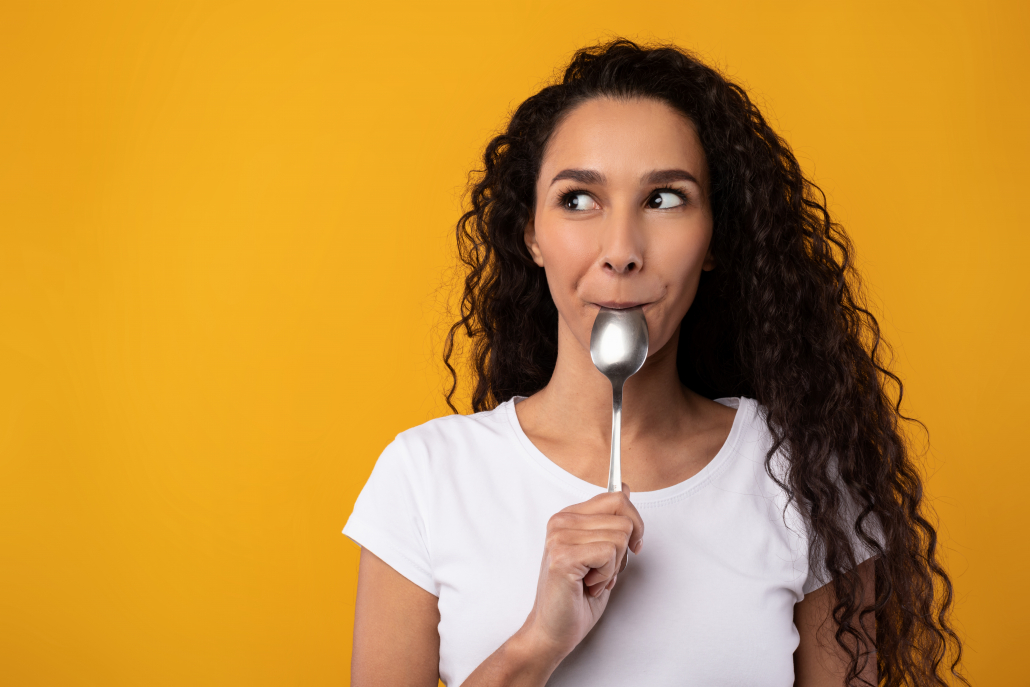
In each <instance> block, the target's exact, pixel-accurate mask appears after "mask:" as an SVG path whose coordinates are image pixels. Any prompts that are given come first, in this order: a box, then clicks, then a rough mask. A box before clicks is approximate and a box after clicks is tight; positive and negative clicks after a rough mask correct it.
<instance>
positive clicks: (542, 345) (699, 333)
mask: <svg viewBox="0 0 1030 687" xmlns="http://www.w3.org/2000/svg"><path fill="white" fill-rule="evenodd" d="M597 97H613V98H650V99H654V100H657V101H660V102H664V103H666V104H668V105H670V106H671V107H673V108H675V109H676V110H678V111H679V112H681V113H683V114H684V115H686V116H687V117H688V118H690V120H691V121H692V122H693V123H694V125H695V126H696V128H697V132H698V135H699V137H700V140H701V144H702V147H703V148H704V151H705V155H706V157H707V161H708V167H709V174H710V179H711V182H710V183H711V192H710V193H711V195H710V197H711V205H712V212H713V218H714V223H713V236H712V243H711V248H712V252H713V254H714V256H715V260H716V264H717V267H716V269H715V270H713V271H711V272H704V273H703V274H702V277H701V283H700V285H699V287H698V291H697V296H696V298H695V300H694V302H693V304H692V305H691V307H690V310H689V312H688V313H687V315H686V317H685V318H684V320H683V323H682V325H681V330H680V338H679V350H678V353H677V366H678V371H679V376H680V379H681V380H682V382H683V383H684V384H685V385H687V386H688V387H690V388H691V389H693V390H694V391H696V392H698V393H700V394H703V395H705V396H707V397H709V398H718V397H723V396H747V397H751V398H754V399H756V400H757V401H758V402H759V403H760V404H762V405H763V406H764V407H765V409H766V412H767V416H766V421H767V423H768V425H769V429H770V431H771V432H772V435H773V438H774V440H775V443H774V446H773V449H772V450H771V451H770V453H769V455H768V457H767V460H766V469H767V470H768V471H769V474H770V475H773V472H772V469H771V467H770V461H771V458H772V456H773V454H774V453H775V452H777V451H779V450H781V449H785V452H786V454H787V455H788V456H789V469H788V471H787V474H786V475H785V476H784V477H783V478H782V480H780V479H778V480H777V481H779V482H780V484H781V486H782V487H783V488H784V489H785V491H786V492H787V494H788V496H789V497H790V498H791V499H792V500H794V501H795V502H796V503H797V504H798V506H799V507H800V508H801V509H802V512H804V513H806V517H807V518H808V521H809V526H810V530H811V535H812V536H811V542H812V544H811V545H812V549H811V552H812V554H813V556H818V557H819V558H821V559H822V560H823V562H824V564H825V567H826V570H827V571H828V572H829V573H830V575H832V577H833V589H834V591H835V593H836V598H837V603H836V606H835V607H834V608H833V617H834V619H835V620H836V622H837V624H838V628H839V629H838V630H837V635H836V638H837V642H838V643H839V644H840V645H841V646H842V647H843V648H844V649H845V650H847V652H848V654H849V655H850V657H851V663H850V668H849V671H848V678H847V679H848V684H866V683H864V682H863V681H862V680H861V678H860V677H859V675H860V673H861V672H862V669H863V666H864V665H865V664H866V661H868V660H869V658H870V655H871V651H872V650H873V647H869V646H867V645H866V642H865V641H864V633H862V632H861V630H860V624H859V619H860V617H861V616H864V615H865V614H868V613H873V614H875V619H876V627H877V631H876V646H875V660H876V662H877V667H878V675H879V682H880V684H883V685H888V686H894V685H920V686H922V685H945V684H947V682H946V681H945V678H946V676H947V674H949V673H950V675H951V676H953V677H955V678H957V679H958V680H960V681H961V682H962V683H964V684H968V683H967V682H966V681H965V679H964V678H962V676H961V675H960V674H959V673H958V664H959V658H960V656H961V646H960V643H959V640H958V637H957V636H956V634H955V632H954V631H953V630H952V628H951V626H950V624H949V612H950V609H951V603H952V585H951V582H950V580H949V579H948V576H947V574H946V573H945V571H944V569H943V568H942V566H941V563H940V560H939V558H938V553H937V533H936V531H935V529H934V527H933V526H932V524H931V523H930V522H929V520H928V516H927V512H926V507H925V504H924V502H923V486H922V482H921V480H920V477H919V473H918V470H917V468H916V466H915V464H914V462H913V460H912V458H911V456H910V455H909V450H908V447H907V444H906V442H905V440H904V438H903V436H902V434H901V433H900V431H899V422H900V421H901V420H910V418H907V417H905V416H904V415H902V414H901V399H902V394H903V387H902V383H901V380H900V379H899V378H898V377H897V376H896V375H895V374H894V373H893V372H891V371H890V370H889V369H888V367H887V364H888V363H887V362H885V361H884V356H885V354H889V348H888V347H887V344H886V342H885V341H884V340H883V339H882V338H881V336H880V329H879V325H878V324H877V321H876V318H875V317H873V315H872V314H871V313H870V312H869V311H868V310H867V309H866V307H865V306H864V300H863V297H862V293H861V287H860V283H859V280H858V275H857V273H856V272H855V269H854V266H853V264H852V255H853V249H852V245H851V242H850V241H849V239H848V237H847V235H846V234H845V233H844V231H843V229H842V228H841V227H840V226H839V225H837V224H835V223H834V222H833V221H832V220H831V219H830V215H829V213H828V212H827V209H826V201H825V197H824V196H823V194H822V192H821V191H820V190H819V188H818V187H817V186H815V185H814V184H813V183H812V182H810V181H809V180H808V179H806V178H805V176H804V175H803V174H802V172H801V168H800V166H799V165H798V162H797V160H796V159H795V158H794V155H793V154H792V153H791V151H790V148H789V147H788V146H787V144H786V143H785V142H784V141H783V140H782V139H781V138H780V137H779V136H778V135H777V134H776V133H775V132H774V131H773V130H772V129H771V128H770V127H769V125H768V124H767V123H766V121H765V119H764V118H763V116H762V114H761V113H760V112H759V111H758V109H757V108H756V107H755V105H754V104H753V103H752V102H751V100H750V99H749V98H748V96H747V94H746V93H745V92H744V90H743V89H742V88H740V87H739V86H737V85H736V84H734V83H732V82H730V81H728V80H727V79H726V78H724V77H723V76H721V75H720V74H719V73H718V72H717V71H715V70H713V69H712V68H710V67H708V66H706V65H704V64H703V63H701V62H700V61H699V60H698V59H697V58H696V57H694V56H693V55H691V54H690V53H688V52H685V51H683V50H681V49H679V48H676V47H674V46H655V47H640V46H638V45H636V44H635V43H632V42H630V41H627V40H616V41H613V42H610V43H607V44H604V45H600V46H596V47H592V48H587V49H584V50H580V51H579V52H577V53H576V55H575V57H574V58H573V59H572V61H571V63H570V64H569V65H568V67H567V69H566V70H565V73H564V76H563V77H562V78H561V80H560V81H559V82H557V83H554V84H552V85H550V86H547V87H546V88H544V89H543V90H541V91H540V92H539V93H537V94H536V95H533V96H532V97H530V98H529V99H527V100H526V101H525V102H523V103H522V104H521V105H520V106H519V107H518V109H517V110H516V111H515V113H514V115H513V116H512V117H511V121H510V122H509V123H508V126H507V130H506V131H504V133H502V134H500V135H498V136H496V137H495V138H494V139H493V140H491V141H490V143H489V144H488V145H487V148H486V152H485V154H484V156H483V162H484V165H485V168H484V169H483V170H482V171H481V172H480V173H479V174H478V176H477V177H476V178H475V179H474V181H473V184H472V187H471V190H470V199H469V200H470V204H471V208H470V209H469V210H468V212H466V213H465V214H464V215H463V216H462V217H461V219H460V221H459V222H458V227H457V238H458V249H459V253H460V256H461V259H462V261H463V263H464V264H465V266H466V267H467V274H466V276H465V281H464V292H463V295H462V300H461V304H460V308H461V318H460V320H459V321H458V322H457V323H455V324H454V326H453V327H452V328H451V330H450V333H449V335H448V338H447V342H446V345H445V350H444V362H445V364H446V365H447V367H448V369H449V370H450V371H451V374H452V380H453V383H452V385H451V388H450V391H449V393H448V394H447V401H448V404H449V405H450V406H451V408H452V409H453V410H455V412H457V409H456V408H455V406H454V404H453V399H454V394H455V390H456V388H457V385H458V377H459V375H458V373H457V372H456V371H455V368H454V365H453V364H452V359H453V356H454V355H455V336H456V335H463V336H465V337H467V339H468V340H469V341H470V342H471V350H470V354H471V360H470V363H471V366H472V370H473V372H474V377H475V384H474V388H473V390H472V409H473V410H476V411H480V410H486V409H489V408H492V407H494V406H496V404H498V403H501V402H504V401H506V400H508V399H510V398H511V397H513V396H515V395H521V396H528V395H531V394H533V393H535V392H536V391H539V390H540V389H542V388H543V387H544V386H545V385H546V384H547V382H548V380H549V379H550V377H551V374H552V372H553V371H554V365H555V361H556V358H557V353H558V340H557V332H558V314H557V310H556V308H555V305H554V302H553V301H552V300H551V296H550V293H549V291H548V288H547V279H546V276H545V274H544V270H543V269H542V268H540V267H538V266H537V265H536V264H535V263H534V262H533V260H532V259H531V257H530V255H529V252H528V250H527V248H526V245H525V243H524V241H523V229H524V227H525V225H526V222H527V221H528V220H529V219H530V218H532V216H533V213H534V208H535V203H536V198H535V185H536V181H537V174H538V173H539V170H540V164H541V159H542V157H543V153H544V150H545V147H546V145H547V141H548V139H549V137H550V136H551V134H552V132H553V131H554V130H555V127H556V126H557V125H558V123H559V122H560V121H561V119H562V118H563V117H564V116H565V115H567V114H568V113H569V112H570V111H571V110H572V109H573V108H575V107H576V106H577V105H579V104H581V103H583V102H584V101H586V100H589V99H591V98H597ZM892 392H895V393H896V399H894V400H892ZM773 478H774V479H776V476H775V475H773ZM841 483H842V484H843V485H844V486H845V487H846V491H847V496H848V497H850V499H851V500H852V501H853V503H855V504H857V505H858V512H857V514H855V517H854V518H853V519H852V518H849V517H846V516H844V515H842V513H846V512H848V509H847V508H846V504H845V498H844V495H843V494H842V492H841V490H840V487H839V485H840V484H841ZM874 524H878V525H879V529H881V530H882V532H881V533H877V532H876V529H875V525H874ZM874 535H875V536H874ZM853 536H854V537H857V538H858V539H860V540H861V541H862V542H864V543H865V544H866V545H867V546H869V547H870V548H871V549H873V550H874V551H875V552H876V553H877V555H878V557H877V559H876V564H875V565H876V600H875V603H874V604H873V605H872V606H871V607H864V606H863V601H862V598H861V583H860V581H859V579H858V575H857V572H856V571H855V569H856V567H857V564H856V557H855V551H854V550H853V544H852V539H853ZM814 560H815V559H814Z"/></svg>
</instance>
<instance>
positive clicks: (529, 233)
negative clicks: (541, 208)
mask: <svg viewBox="0 0 1030 687" xmlns="http://www.w3.org/2000/svg"><path fill="white" fill-rule="evenodd" d="M523 239H524V240H525V241H526V248H528V249H529V254H530V256H532V258H533V262H535V263H536V264H537V265H539V266H540V267H543V266H544V256H543V253H541V252H540V246H539V245H538V244H537V242H536V225H535V224H533V220H529V221H528V222H526V228H525V230H524V233H523Z"/></svg>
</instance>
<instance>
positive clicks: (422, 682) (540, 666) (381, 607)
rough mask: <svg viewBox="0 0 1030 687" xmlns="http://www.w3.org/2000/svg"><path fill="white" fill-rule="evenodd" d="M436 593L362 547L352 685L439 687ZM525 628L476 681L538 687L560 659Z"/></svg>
mask: <svg viewBox="0 0 1030 687" xmlns="http://www.w3.org/2000/svg"><path fill="white" fill-rule="evenodd" d="M436 602H437V599H436V597H435V596H433V595H432V594H430V593H429V592H427V591H426V590H424V589H422V588H421V587H419V586H418V585H417V584H415V583H414V582H412V581H411V580H409V579H407V578H406V577H404V576H403V575H401V574H400V573H399V572H397V571H396V570H394V569H393V568H391V567H390V566H389V565H387V564H386V563H384V562H383V561H382V559H380V558H379V557H378V556H376V555H375V554H373V553H372V552H371V551H369V550H368V549H366V548H364V547H362V549H361V562H360V567H359V568H358V596H357V602H356V604H355V608H354V653H353V655H352V656H351V685H353V687H396V686H397V685H405V687H437V685H438V684H439V665H440V634H439V631H438V630H437V625H438V624H439V622H440V611H439V609H438V608H437V603H436ZM552 654H553V652H549V651H546V650H544V647H538V646H536V645H535V643H534V640H533V639H532V638H531V637H530V636H529V635H528V634H527V633H526V632H525V631H524V630H520V631H519V632H517V633H516V634H515V635H514V636H513V637H511V638H510V639H509V640H508V641H507V642H505V643H504V644H503V645H502V646H501V647H500V648H499V649H497V651H495V652H494V653H493V654H492V655H491V656H490V657H489V658H488V659H487V660H486V661H484V662H483V663H482V664H481V665H480V666H479V668H477V669H476V674H475V676H474V678H475V679H474V680H472V679H471V678H470V681H471V682H473V683H474V684H481V685H505V686H506V687H516V686H518V687H537V686H539V685H543V684H545V683H546V682H547V679H548V677H550V675H551V672H552V671H553V670H554V669H555V667H557V664H558V662H559V661H560V659H557V660H555V659H553V658H548V656H551V655H552Z"/></svg>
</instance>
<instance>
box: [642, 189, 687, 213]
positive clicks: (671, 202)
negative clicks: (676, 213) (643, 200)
mask: <svg viewBox="0 0 1030 687" xmlns="http://www.w3.org/2000/svg"><path fill="white" fill-rule="evenodd" d="M677 205H683V198H682V197H681V196H680V195H679V194H678V193H673V192H672V191H659V192H658V193H656V194H654V195H653V196H651V199H650V200H648V201H647V207H649V208H652V209H653V208H674V207H676V206H677Z"/></svg>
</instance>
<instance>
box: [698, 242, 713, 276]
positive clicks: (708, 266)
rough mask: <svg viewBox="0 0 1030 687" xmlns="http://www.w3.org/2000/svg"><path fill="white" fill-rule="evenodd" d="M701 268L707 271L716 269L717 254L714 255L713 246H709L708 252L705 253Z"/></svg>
mask: <svg viewBox="0 0 1030 687" xmlns="http://www.w3.org/2000/svg"><path fill="white" fill-rule="evenodd" d="M701 269H702V270H704V271H705V272H711V271H712V270H714V269H715V256H714V255H712V249H711V248H709V249H708V252H707V253H705V261H704V262H703V263H701Z"/></svg>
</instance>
